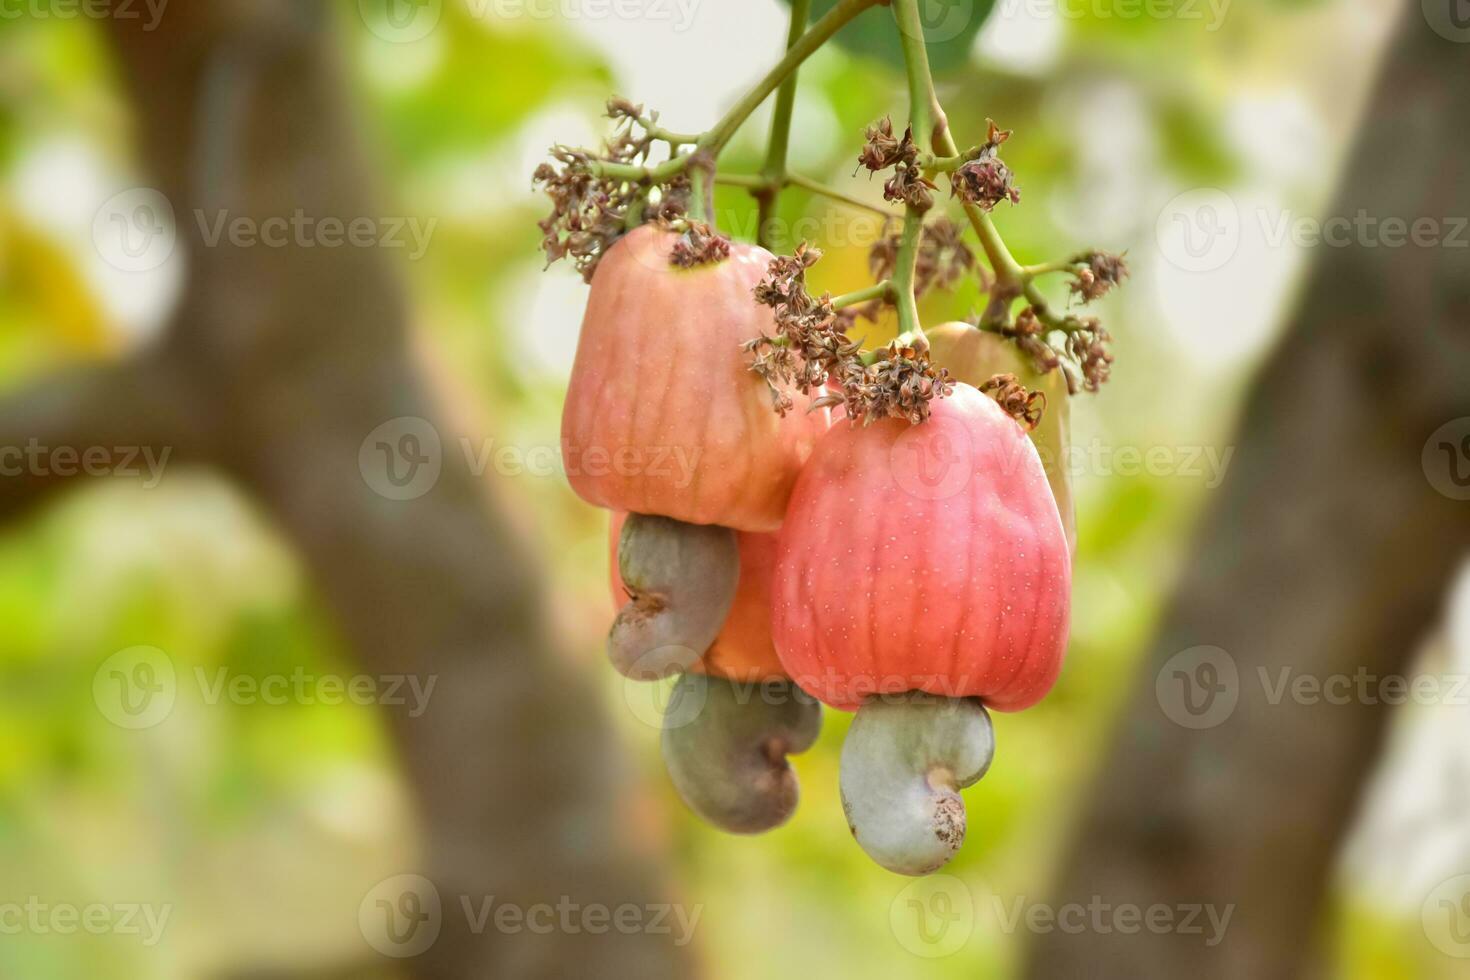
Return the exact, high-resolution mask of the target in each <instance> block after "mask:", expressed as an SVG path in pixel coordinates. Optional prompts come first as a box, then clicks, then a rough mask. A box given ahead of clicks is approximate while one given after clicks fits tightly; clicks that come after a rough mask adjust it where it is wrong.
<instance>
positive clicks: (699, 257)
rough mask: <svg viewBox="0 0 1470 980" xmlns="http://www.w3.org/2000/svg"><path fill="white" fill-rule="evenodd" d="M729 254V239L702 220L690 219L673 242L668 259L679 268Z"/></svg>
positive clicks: (718, 259) (717, 260)
mask: <svg viewBox="0 0 1470 980" xmlns="http://www.w3.org/2000/svg"><path fill="white" fill-rule="evenodd" d="M729 255H730V239H728V238H726V237H725V236H724V235H721V234H720V233H719V232H717V231H715V230H714V229H712V228H711V227H710V226H709V225H707V224H705V223H704V222H703V221H690V222H688V227H687V228H686V229H685V230H684V234H682V235H680V236H679V240H678V241H676V242H675V243H674V249H673V251H672V252H671V253H670V255H669V261H670V262H672V263H673V264H674V265H676V266H678V267H679V268H681V269H692V268H694V267H695V266H700V265H709V264H710V263H712V262H719V261H721V260H722V259H726V258H728V257H729Z"/></svg>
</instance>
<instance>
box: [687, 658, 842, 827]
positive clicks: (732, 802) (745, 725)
mask: <svg viewBox="0 0 1470 980" xmlns="http://www.w3.org/2000/svg"><path fill="white" fill-rule="evenodd" d="M821 729H822V708H821V705H819V704H818V703H817V702H816V700H815V699H814V698H812V697H811V696H810V695H809V694H807V693H806V692H804V691H802V690H801V689H800V688H799V687H797V686H796V685H795V684H793V683H791V682H790V681H784V680H783V681H764V682H762V683H758V684H757V683H734V682H731V681H728V680H725V679H724V678H720V677H710V676H708V675H705V674H685V675H684V676H683V677H680V678H679V682H678V683H677V684H676V685H675V686H674V692H673V695H672V697H671V698H670V700H669V709H668V711H667V712H666V714H665V716H664V730H663V740H662V741H663V755H664V765H665V766H666V767H667V768H668V770H669V778H670V779H672V780H673V783H674V788H675V789H677V790H678V791H679V795H680V796H681V797H683V799H684V802H685V803H687V804H688V805H689V809H691V810H693V811H694V812H695V813H697V814H699V816H701V817H702V818H704V820H705V821H707V822H708V823H711V824H713V825H714V826H716V827H719V828H720V829H721V830H728V831H730V832H731V833H736V834H758V833H760V832H761V831H764V830H771V829H772V828H774V827H779V826H780V825H781V824H783V823H785V822H786V821H787V820H788V819H789V818H790V817H791V814H792V813H794V812H795V811H796V803H797V798H798V796H799V792H798V789H797V783H796V773H795V772H793V771H792V769H791V765H790V763H789V762H788V761H787V758H786V757H787V755H789V754H795V753H798V752H804V751H806V750H807V749H809V748H811V746H812V743H814V742H815V741H816V740H817V734H818V733H819V732H820V731H821Z"/></svg>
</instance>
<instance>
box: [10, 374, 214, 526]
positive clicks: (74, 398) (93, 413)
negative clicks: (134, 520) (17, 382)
mask: <svg viewBox="0 0 1470 980" xmlns="http://www.w3.org/2000/svg"><path fill="white" fill-rule="evenodd" d="M198 429H199V413H198V412H197V406H195V405H194V404H193V403H192V401H191V400H190V399H187V398H186V397H184V388H183V385H182V384H181V383H180V382H179V379H178V377H177V375H176V374H175V373H174V372H172V371H171V370H169V369H168V368H167V367H166V366H165V363H164V362H163V361H162V360H161V359H159V358H157V357H149V358H146V359H138V360H130V361H123V362H120V363H108V364H97V365H86V366H80V367H74V368H71V369H68V370H66V371H63V372H61V373H58V374H55V375H51V376H48V377H47V378H46V379H44V380H43V381H40V382H36V383H34V384H32V385H30V386H27V387H23V388H21V389H20V390H18V391H13V392H10V393H9V394H7V395H4V396H3V397H0V521H11V520H14V519H16V518H17V517H19V516H22V515H23V514H25V513H27V512H28V511H29V510H30V508H31V507H33V506H35V505H37V504H39V503H41V502H43V501H44V500H45V499H46V498H47V497H49V496H50V495H51V494H53V493H55V492H57V491H59V490H61V489H62V488H64V487H68V486H71V485H73V484H75V483H78V482H80V481H82V480H83V479H86V478H91V479H97V478H102V477H115V478H132V477H138V478H141V479H143V480H145V482H146V483H147V485H150V486H151V485H152V482H153V481H155V480H156V479H157V478H158V477H160V476H161V475H162V471H163V469H164V468H166V467H168V466H171V465H177V464H178V462H179V461H180V459H182V458H189V457H193V456H196V455H197V453H198V450H199V447H200V446H201V444H202V442H203V440H202V438H201V433H200V432H199V431H198Z"/></svg>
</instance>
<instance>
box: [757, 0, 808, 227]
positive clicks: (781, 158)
mask: <svg viewBox="0 0 1470 980" xmlns="http://www.w3.org/2000/svg"><path fill="white" fill-rule="evenodd" d="M810 11H811V0H791V26H790V27H789V28H788V29H787V31H786V50H787V51H788V52H789V51H790V50H791V49H792V48H794V47H796V45H797V43H799V42H800V41H801V35H802V32H803V31H805V30H806V21H807V15H808V14H809V13H810ZM797 74H798V72H797V71H796V69H793V70H792V71H791V74H789V75H787V76H786V78H785V79H783V80H782V82H781V88H780V90H779V91H777V92H776V105H775V108H774V110H773V111H772V113H771V141H770V145H769V146H768V147H767V149H766V163H765V166H764V167H762V168H761V176H762V177H764V178H765V179H766V185H765V187H764V189H762V190H761V191H760V192H758V193H757V194H756V201H757V209H758V210H757V214H758V217H757V219H756V239H755V240H756V244H757V245H760V246H762V247H763V248H770V247H771V240H772V238H773V237H774V235H775V226H774V223H775V220H776V202H777V200H778V199H779V198H780V196H781V188H782V186H784V183H785V180H786V153H787V150H788V149H789V148H790V146H791V116H792V113H793V112H794V111H795V108H796V79H797Z"/></svg>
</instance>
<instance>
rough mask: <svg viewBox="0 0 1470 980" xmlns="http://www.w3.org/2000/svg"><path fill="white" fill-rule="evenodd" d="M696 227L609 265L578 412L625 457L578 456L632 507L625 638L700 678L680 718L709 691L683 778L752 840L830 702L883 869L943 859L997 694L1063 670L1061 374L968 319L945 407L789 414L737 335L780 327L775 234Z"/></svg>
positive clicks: (579, 422)
mask: <svg viewBox="0 0 1470 980" xmlns="http://www.w3.org/2000/svg"><path fill="white" fill-rule="evenodd" d="M676 240H677V235H675V234H674V233H672V232H669V231H666V230H662V229H660V228H658V227H656V226H653V225H644V226H642V227H639V228H637V229H635V230H633V231H632V232H630V233H629V234H627V235H626V236H624V237H623V238H621V239H620V240H619V241H618V242H617V243H616V244H615V245H614V246H613V247H612V248H611V249H610V250H609V251H608V253H607V254H606V256H605V257H603V259H602V261H601V263H600V264H599V266H598V268H597V271H596V274H595V275H594V277H593V280H592V286H591V294H590V296H589V300H588V306H587V312H586V317H585V319H584V322H583V327H582V334H581V338H580V341H579V345H578V350H577V357H576V362H575V365H574V367H573V372H572V378H571V383H570V387H569V393H568V397H567V403H566V409H565V414H564V418H563V429H562V438H563V442H564V444H565V448H566V450H567V451H568V453H569V454H570V453H578V454H581V458H587V456H586V454H587V453H588V452H589V451H595V450H600V451H601V452H603V453H604V454H605V458H607V459H609V460H610V461H611V462H610V465H608V466H607V467H598V468H595V469H594V468H593V467H578V468H576V469H577V471H576V472H575V473H574V474H573V475H572V476H571V482H572V486H573V488H574V489H575V490H576V492H577V493H578V494H579V495H580V496H582V497H583V498H584V499H586V500H587V501H589V502H590V503H593V504H596V505H598V506H601V507H605V508H607V509H609V510H611V511H614V512H615V514H614V521H613V541H612V548H611V551H612V555H613V563H612V564H613V569H612V576H611V577H612V583H613V589H614V594H615V596H616V597H617V599H618V601H619V602H620V603H621V604H622V608H621V609H620V611H619V612H618V613H617V617H616V620H615V621H614V623H613V625H612V628H611V631H610V633H609V635H608V655H609V658H610V659H611V661H612V663H613V665H614V666H615V667H616V668H617V669H618V670H619V671H620V672H621V673H623V674H624V675H626V676H627V677H630V678H633V679H638V680H653V679H657V678H662V677H668V676H671V675H674V674H679V675H680V677H679V680H678V682H677V685H676V687H675V691H674V695H673V697H672V699H671V702H670V705H671V709H670V713H671V715H672V714H674V713H675V712H674V711H673V707H674V706H675V705H678V704H680V703H681V702H682V703H686V704H687V703H689V702H691V701H692V702H693V703H694V704H697V705H698V706H699V709H698V710H697V711H696V712H694V713H693V715H692V716H691V715H689V714H688V713H687V712H678V714H679V716H680V717H679V718H678V719H677V720H676V721H675V720H672V719H671V720H669V721H667V722H666V725H665V729H664V732H663V738H662V748H663V754H664V759H665V762H666V764H667V767H668V771H669V775H670V777H671V779H672V781H673V783H674V786H675V787H676V788H677V790H678V791H679V794H680V795H681V796H682V798H683V799H684V800H685V802H686V803H687V804H688V805H689V806H690V808H691V809H693V810H694V811H695V812H696V813H698V814H699V815H700V816H701V817H703V818H704V819H705V820H707V821H709V822H710V823H712V824H714V825H716V826H718V827H722V828H724V829H726V830H730V831H734V832H740V833H754V832H759V831H763V830H768V829H770V828H773V827H776V826H779V825H780V824H781V823H783V822H785V821H786V820H787V819H788V818H789V817H790V816H791V814H792V812H793V811H794V809H795V807H796V803H797V785H796V779H795V775H794V773H793V772H792V769H791V765H790V762H789V761H788V756H789V755H791V754H795V753H800V752H802V751H803V750H805V749H807V748H809V747H810V746H811V745H812V744H813V743H814V742H815V740H816V738H817V736H818V733H819V730H820V727H821V713H820V707H819V705H818V702H821V703H824V704H826V705H828V706H829V707H832V708H836V709H839V710H843V711H855V712H856V717H855V719H854V721H853V723H852V726H851V729H850V730H849V733H848V735H847V739H846V742H845V744H844V746H843V750H842V758H841V776H840V783H841V786H840V788H841V795H842V802H843V807H844V810H845V812H846V815H847V820H848V823H849V826H850V827H851V828H852V832H853V835H854V836H855V837H856V839H857V841H858V843H859V845H861V846H862V848H863V849H864V850H865V851H866V852H867V853H868V854H869V855H870V856H871V857H872V858H873V859H874V860H876V861H877V862H878V863H880V864H881V865H883V866H884V867H886V868H889V869H890V870H892V871H896V872H900V873H904V874H926V873H928V872H930V871H933V870H935V869H936V868H938V867H940V866H942V865H943V864H944V863H945V862H946V861H948V860H949V859H950V857H952V856H953V855H954V853H955V851H956V850H957V849H958V848H959V846H960V844H961V842H962V841H963V839H964V834H965V808H964V803H963V800H962V799H961V797H960V790H962V789H963V788H965V787H967V786H969V785H971V784H973V783H974V782H975V781H977V780H978V779H980V777H981V776H983V775H984V774H985V772H986V770H987V768H988V767H989V766H990V763H991V759H992V757H993V755H994V749H995V736H994V731H993V729H992V726H991V720H990V715H989V709H993V710H1000V711H1014V710H1019V709H1021V708H1025V707H1027V706H1029V705H1031V704H1034V703H1035V702H1036V701H1038V700H1039V699H1040V698H1041V697H1042V696H1044V695H1045V694H1046V692H1047V691H1048V690H1049V689H1050V687H1051V685H1052V683H1053V682H1054V681H1055V679H1056V676H1057V673H1058V671H1059V669H1060V666H1061V660H1062V654H1063V651H1064V649H1065V646H1066V639H1067V626H1068V608H1069V598H1070V588H1071V555H1070V550H1069V543H1068V539H1069V536H1070V533H1071V532H1070V528H1071V500H1070V490H1069V488H1068V487H1067V484H1066V481H1065V472H1064V470H1063V468H1062V466H1061V462H1062V461H1061V457H1060V452H1059V451H1057V450H1059V449H1060V446H1061V444H1062V441H1063V440H1064V439H1065V435H1066V433H1065V424H1066V423H1065V418H1066V416H1065V409H1066V403H1065V399H1066V387H1065V383H1064V382H1063V381H1062V380H1061V379H1060V377H1057V378H1055V379H1047V378H1036V377H1034V375H1032V376H1029V377H1027V375H1028V374H1030V372H1029V371H1028V368H1027V366H1026V365H1024V364H1022V363H1021V361H1020V358H1019V357H1017V356H1016V355H1013V354H1012V352H1011V350H1010V349H1009V347H1008V346H1006V345H1005V344H1004V341H1003V340H1002V339H1001V338H999V337H995V336H992V335H988V334H982V333H981V332H980V331H978V330H976V329H975V328H974V327H971V326H969V325H968V324H946V325H944V326H942V327H938V328H935V329H933V330H931V331H930V332H929V336H930V342H931V345H932V353H933V356H934V358H935V360H936V362H937V363H939V364H941V365H943V366H945V367H948V368H949V369H950V371H951V372H952V373H953V374H954V375H955V376H956V377H957V378H958V379H959V380H960V382H961V383H960V384H957V385H956V386H955V389H954V391H953V393H952V394H950V395H949V396H948V397H946V398H942V399H937V400H935V401H934V402H933V403H932V406H931V407H932V411H931V415H930V418H929V419H928V420H927V421H925V422H923V423H922V424H920V425H917V426H911V425H910V424H909V423H908V422H906V421H903V420H900V419H893V418H889V419H883V420H880V421H876V422H873V423H872V424H869V425H859V424H853V423H850V422H849V421H847V420H846V419H844V418H840V417H839V418H838V419H836V420H835V421H834V420H833V419H832V418H831V417H830V414H829V410H828V409H827V408H817V409H816V410H811V411H809V410H808V407H809V406H808V405H807V404H802V403H801V400H800V399H798V404H797V407H796V409H795V410H794V411H792V412H789V413H787V414H786V415H784V416H782V415H778V414H777V413H775V412H773V411H771V407H770V396H769V394H768V391H767V389H766V385H765V383H764V382H763V381H762V380H761V379H760V378H758V377H756V376H755V375H753V374H752V373H751V372H750V371H748V370H747V362H746V360H745V358H744V356H743V355H742V350H741V345H742V344H743V343H744V342H746V341H749V340H751V339H752V338H754V337H756V336H758V335H760V334H762V333H765V334H770V333H771V332H772V329H773V328H772V321H771V311H770V309H769V308H767V307H763V306H758V305H757V304H756V303H755V302H754V301H753V300H752V297H751V290H752V288H753V287H754V286H755V285H756V283H757V282H758V281H759V280H760V279H761V278H762V276H763V275H764V274H765V272H766V268H767V265H768V263H769V262H770V261H771V258H772V257H771V255H770V253H768V252H766V251H765V250H764V249H761V248H758V247H756V246H751V245H745V244H740V243H734V244H732V246H731V250H730V255H729V256H728V257H727V258H724V259H722V260H720V261H717V262H712V263H708V264H704V265H698V266H695V267H693V268H681V267H677V266H675V265H674V264H672V263H671V262H670V255H671V252H672V250H673V248H674V243H675V241H676ZM1002 372H1009V373H1015V374H1018V375H1022V376H1023V377H1026V380H1028V381H1029V382H1030V386H1031V387H1033V388H1041V389H1042V390H1045V391H1047V393H1048V395H1049V396H1051V399H1052V400H1051V403H1050V405H1049V408H1048V412H1047V415H1046V419H1047V420H1048V421H1044V422H1043V423H1042V425H1041V426H1040V427H1039V428H1038V429H1036V430H1035V431H1034V432H1032V433H1030V435H1029V436H1028V433H1027V432H1026V431H1025V430H1024V429H1023V428H1022V426H1021V425H1019V424H1018V423H1017V422H1016V421H1015V420H1014V419H1012V418H1011V417H1010V416H1009V415H1007V414H1006V413H1005V412H1004V411H1003V410H1002V409H1001V408H1000V407H999V406H998V405H997V404H996V403H995V401H993V400H992V399H991V398H989V397H988V396H986V395H984V394H982V393H981V392H979V391H978V390H977V389H976V387H974V386H976V385H979V384H982V383H983V382H984V381H985V380H986V379H988V378H990V377H991V376H993V375H995V374H997V373H1002ZM839 414H840V413H839ZM1048 422H1049V424H1048ZM1038 445H1040V446H1042V447H1043V448H1048V447H1049V448H1050V449H1052V450H1053V451H1052V452H1050V453H1049V455H1050V456H1051V457H1052V460H1053V461H1054V465H1053V467H1052V470H1051V472H1050V483H1049V473H1048V469H1047V468H1046V467H1044V466H1043V462H1042V458H1041V455H1040V454H1038V452H1037V446H1038ZM569 458H571V457H570V456H569ZM672 458H678V459H680V460H682V461H683V462H684V463H685V464H686V465H685V466H684V467H676V466H672V465H669V464H668V461H669V460H670V459H672ZM659 462H662V463H663V464H664V465H655V464H656V463H659ZM1064 515H1065V522H1066V523H1065V524H1064Z"/></svg>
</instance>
